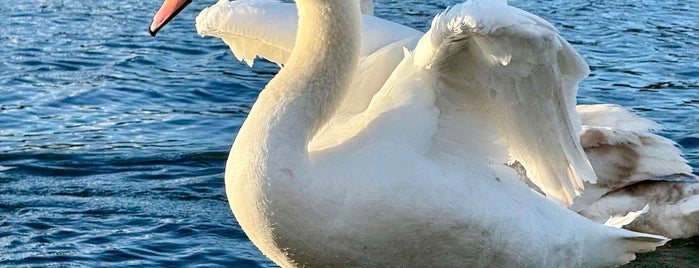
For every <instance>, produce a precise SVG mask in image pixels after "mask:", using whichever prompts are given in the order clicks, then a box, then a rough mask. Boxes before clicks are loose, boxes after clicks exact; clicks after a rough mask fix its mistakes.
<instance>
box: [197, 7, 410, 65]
mask: <svg viewBox="0 0 699 268" xmlns="http://www.w3.org/2000/svg"><path fill="white" fill-rule="evenodd" d="M362 8H363V11H364V12H365V14H373V2H372V1H362ZM362 25H363V30H362V55H363V56H367V55H370V54H372V53H374V52H376V51H377V50H378V49H380V48H382V47H384V46H386V45H388V44H391V43H394V42H396V41H399V40H403V39H405V38H408V37H415V36H420V35H421V34H422V33H420V32H419V31H416V30H413V29H411V28H409V27H405V26H402V25H400V24H396V23H393V22H390V21H387V20H383V19H379V18H376V17H373V16H370V15H365V16H364V18H363V21H362ZM297 26H298V14H297V10H296V5H294V4H293V3H281V2H278V1H274V0H247V1H228V0H221V1H219V2H218V3H216V4H215V5H213V6H210V7H208V8H206V9H204V10H203V11H202V12H201V13H199V15H198V16H197V32H198V33H199V34H200V35H203V36H215V37H219V38H221V39H222V40H223V41H224V42H225V43H226V44H227V45H228V46H229V47H230V48H231V51H233V54H235V56H236V58H238V60H240V61H244V62H245V63H247V64H248V65H250V66H252V64H253V62H254V60H255V58H256V57H261V58H264V59H267V60H269V61H272V62H274V63H277V64H279V65H283V64H284V63H285V62H286V60H287V59H288V58H289V54H290V53H291V49H292V48H293V47H294V42H295V38H296V29H297Z"/></svg>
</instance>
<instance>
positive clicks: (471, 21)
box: [415, 1, 596, 205]
mask: <svg viewBox="0 0 699 268" xmlns="http://www.w3.org/2000/svg"><path fill="white" fill-rule="evenodd" d="M415 64H417V65H419V66H423V67H424V68H426V69H429V70H432V72H434V73H435V75H436V76H437V77H438V78H439V79H440V80H442V81H444V83H445V85H447V86H446V87H445V89H446V90H445V91H444V92H441V93H440V92H438V94H454V93H453V92H460V93H461V94H463V92H469V93H468V94H479V95H480V96H479V98H480V99H482V100H483V104H482V105H483V106H484V107H483V109H484V110H487V111H488V112H489V118H490V120H492V121H493V122H495V126H496V128H497V130H498V135H499V138H500V139H501V141H502V142H503V144H504V146H506V147H507V151H508V153H509V155H510V161H513V160H516V161H519V162H520V163H521V164H522V165H523V166H524V167H525V168H526V170H527V172H528V174H529V175H530V177H531V178H532V181H533V182H534V183H535V184H536V185H537V186H538V187H539V188H540V189H541V190H542V191H543V192H544V193H545V194H546V196H547V197H549V198H550V199H552V200H555V201H558V202H560V203H562V204H565V205H570V204H571V203H572V200H573V198H574V197H575V196H578V195H580V193H581V191H582V189H583V182H584V181H588V182H595V181H596V176H595V173H594V171H593V169H592V167H591V165H590V163H589V161H588V160H587V158H586V156H585V153H584V152H583V150H582V147H581V146H580V143H579V138H578V137H579V136H578V135H579V132H580V120H579V118H578V116H577V113H576V112H575V102H576V98H575V97H576V94H577V89H578V82H579V81H580V80H581V79H582V78H584V77H586V76H587V74H588V72H589V71H588V67H587V65H586V64H585V62H584V61H583V59H582V58H581V57H580V55H579V54H578V53H577V52H576V51H575V50H574V49H573V48H572V47H571V46H570V44H569V43H568V42H567V41H565V40H564V39H563V38H562V37H561V36H560V35H559V34H558V32H557V31H556V30H555V28H554V27H553V26H552V25H551V24H549V23H548V22H546V21H545V20H543V19H541V18H539V17H537V16H535V15H533V14H531V13H528V12H526V11H523V10H520V9H518V8H515V7H512V6H508V5H507V3H506V2H505V1H469V2H467V3H464V4H461V5H457V6H455V7H453V8H451V9H449V10H447V11H446V12H444V13H442V14H440V15H438V16H437V17H436V18H435V19H434V21H433V23H432V28H431V29H430V31H429V32H428V33H427V34H426V35H425V37H423V38H422V40H420V42H419V44H418V47H417V48H416V49H415ZM452 104H453V103H452ZM441 131H443V132H450V131H453V130H452V129H449V128H443V129H442V130H441ZM449 135H452V136H453V135H454V133H450V134H449Z"/></svg>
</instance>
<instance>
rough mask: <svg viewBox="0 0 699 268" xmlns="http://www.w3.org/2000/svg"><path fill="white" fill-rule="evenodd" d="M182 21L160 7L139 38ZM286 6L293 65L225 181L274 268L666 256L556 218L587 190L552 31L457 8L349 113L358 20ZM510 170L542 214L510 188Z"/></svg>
mask: <svg viewBox="0 0 699 268" xmlns="http://www.w3.org/2000/svg"><path fill="white" fill-rule="evenodd" d="M168 2H169V3H168ZM172 3H174V5H173V4H172ZM187 3H188V1H182V0H166V3H165V4H164V5H163V7H166V9H168V10H170V11H171V12H164V13H161V12H158V13H157V14H160V15H156V19H154V22H155V21H159V22H158V23H155V24H151V32H157V30H158V29H159V28H160V27H162V24H161V23H160V22H166V21H167V20H169V19H170V18H171V16H172V14H174V13H177V12H175V11H177V10H181V9H182V7H183V6H184V5H186V4H187ZM219 3H222V2H219ZM296 4H297V9H298V14H299V16H298V18H299V20H298V32H297V35H296V38H295V45H294V48H293V49H292V50H291V52H290V54H289V55H288V58H287V60H286V61H285V64H284V65H285V67H284V68H282V69H281V70H280V72H279V73H278V74H277V75H276V76H275V77H274V79H272V80H271V81H270V82H269V84H268V85H267V86H266V87H265V89H263V91H262V92H261V93H260V96H259V98H258V100H257V101H256V102H255V104H254V105H253V107H252V109H251V111H250V114H249V116H248V118H247V119H246V120H245V122H244V124H243V126H242V127H241V129H240V131H239V133H238V136H237V137H236V140H235V142H234V144H233V147H232V149H231V153H230V155H229V161H228V163H227V166H226V174H225V177H226V192H227V196H228V198H229V203H230V206H231V209H232V210H233V213H234V214H235V216H236V219H237V220H238V222H239V224H240V225H241V227H242V228H243V230H244V231H245V232H246V234H247V235H248V237H249V238H250V239H251V240H252V241H253V243H254V244H255V245H256V246H257V247H258V248H260V250H261V251H262V252H263V253H264V254H265V255H267V256H268V257H269V258H270V259H272V260H273V261H274V262H276V263H277V264H279V265H281V266H284V267H293V266H333V267H334V266H428V265H429V266H445V267H450V266H478V267H482V266H536V267H539V266H546V267H560V266H565V267H568V266H583V267H588V266H612V265H620V264H624V263H627V262H629V261H630V260H632V259H633V258H634V257H635V253H638V252H647V251H651V250H653V249H654V248H655V247H657V246H660V245H662V244H664V243H665V242H666V241H667V239H666V238H665V237H662V236H657V235H650V234H643V233H637V232H632V231H628V230H624V229H619V228H614V227H609V226H605V225H602V224H599V223H595V222H593V221H591V220H589V219H587V218H584V217H582V216H580V215H578V214H577V213H575V212H573V211H571V210H568V209H566V208H564V207H563V206H560V205H559V204H557V203H563V204H569V203H571V202H572V199H573V198H574V197H575V196H576V195H578V194H579V192H580V191H581V190H582V189H581V188H582V183H583V181H585V180H587V181H594V180H595V174H594V172H593V171H592V167H591V164H590V163H589V162H588V161H587V159H586V158H585V157H584V152H583V151H582V148H581V147H580V143H579V142H577V139H578V138H577V136H576V135H577V134H576V130H575V129H576V124H575V123H576V120H577V118H576V117H575V115H574V113H573V112H572V111H573V107H574V102H573V101H574V96H575V91H576V89H577V88H576V86H577V82H578V80H579V79H580V78H581V77H582V74H584V73H585V70H584V69H583V68H581V67H583V66H584V64H581V62H582V61H581V59H580V57H579V56H578V55H577V53H575V51H574V50H572V48H571V47H570V45H569V44H568V43H567V42H565V40H563V39H562V38H560V37H559V36H558V34H557V33H556V32H555V30H554V29H553V27H552V26H551V25H550V24H548V23H546V22H545V21H543V20H542V19H540V18H538V17H536V16H534V15H532V14H530V13H527V12H524V11H521V10H519V9H516V8H514V7H510V6H508V5H507V4H506V3H505V2H504V1H469V2H466V3H463V4H460V5H456V6H454V7H452V8H451V9H448V10H447V11H445V12H444V13H442V14H440V15H439V16H437V17H436V18H435V20H434V22H433V26H432V29H431V30H430V31H429V32H428V33H426V34H425V35H424V36H423V37H421V38H420V39H419V41H418V42H417V45H416V47H415V49H414V50H412V51H405V52H404V57H403V59H402V60H401V61H400V63H399V64H398V65H397V66H396V67H395V70H393V72H392V74H390V75H389V77H388V78H387V79H386V80H385V82H383V86H381V87H380V89H379V90H378V91H376V92H373V95H372V96H370V98H369V102H368V103H367V104H366V107H359V108H357V107H353V106H351V105H348V103H349V104H352V103H355V104H356V103H360V104H361V103H362V102H361V101H359V102H357V101H355V100H354V99H353V97H354V96H355V94H357V95H362V94H366V93H368V91H362V90H361V89H358V90H355V88H351V87H352V86H353V85H357V82H355V81H356V79H355V78H356V77H357V76H358V75H359V76H361V75H363V74H362V73H361V70H364V68H370V67H367V66H366V65H367V64H366V62H364V63H360V56H361V55H362V49H363V48H362V45H361V24H362V20H361V13H360V7H359V2H358V1H325V0H297V1H296ZM171 7H172V8H171ZM161 10H162V9H161ZM505 15H506V16H505ZM163 18H164V20H162V19H163ZM153 25H155V27H153ZM398 42H399V43H400V42H402V40H399V41H398ZM515 43H516V44H519V46H514V45H513V44H515ZM522 44H525V45H524V46H522ZM388 46H390V44H389V45H388ZM389 50H391V49H389ZM391 51H392V50H391ZM391 51H384V50H383V49H379V50H377V51H376V52H374V53H381V52H385V53H387V54H393V53H390V52H391ZM372 55H373V54H372ZM369 57H371V56H369ZM378 58H380V57H378ZM454 73H458V74H460V75H458V76H454ZM360 78H361V77H360ZM360 80H362V79H360ZM369 80H372V81H370V82H369V83H374V82H376V79H369ZM379 80H380V79H379ZM350 89H352V90H351V91H350ZM571 94H572V95H571ZM570 96H573V98H572V99H573V101H571V98H570ZM360 97H364V96H360ZM525 103H526V104H527V105H525ZM504 104H507V105H504ZM503 105H504V106H503ZM495 107H507V108H506V109H499V110H495V109H493V108H495ZM532 116H536V117H534V118H536V119H537V120H536V121H535V122H531V119H532V118H533V117H532ZM527 119H529V120H527ZM522 120H526V121H522ZM535 137H544V139H540V140H539V141H540V143H538V144H535V145H532V144H531V143H526V142H527V141H528V140H530V139H532V138H534V139H535V140H536V138H535ZM547 138H550V139H547ZM508 155H517V156H518V158H517V159H521V160H523V165H525V167H527V170H528V171H529V172H532V173H533V174H534V176H532V177H534V178H537V179H539V180H540V183H541V185H543V186H544V187H542V190H543V191H544V192H545V193H546V194H547V196H548V197H550V198H551V200H548V199H546V198H544V197H542V196H541V195H538V194H535V193H533V192H532V191H531V190H530V189H529V188H528V187H527V186H526V185H525V184H523V183H521V182H520V181H519V179H518V175H517V174H516V172H515V171H514V170H513V169H511V168H509V167H507V166H505V165H504V164H503V163H504V162H506V160H507V159H508ZM556 202H557V203H556Z"/></svg>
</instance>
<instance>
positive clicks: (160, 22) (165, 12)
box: [149, 0, 192, 36]
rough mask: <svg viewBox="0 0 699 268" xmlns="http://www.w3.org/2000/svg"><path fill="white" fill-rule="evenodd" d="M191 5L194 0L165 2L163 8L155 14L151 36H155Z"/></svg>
mask: <svg viewBox="0 0 699 268" xmlns="http://www.w3.org/2000/svg"><path fill="white" fill-rule="evenodd" d="M190 3H192V0H165V2H163V6H161V7H160V9H159V10H158V12H157V13H155V16H154V17H153V22H151V23H150V29H149V32H150V35H151V36H155V34H157V33H158V31H160V29H161V28H163V26H165V24H167V23H168V22H170V20H172V19H173V18H174V17H175V16H177V14H179V13H180V11H182V10H183V9H184V8H185V7H186V6H187V5H189V4H190Z"/></svg>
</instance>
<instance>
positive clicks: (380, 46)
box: [197, 1, 699, 238]
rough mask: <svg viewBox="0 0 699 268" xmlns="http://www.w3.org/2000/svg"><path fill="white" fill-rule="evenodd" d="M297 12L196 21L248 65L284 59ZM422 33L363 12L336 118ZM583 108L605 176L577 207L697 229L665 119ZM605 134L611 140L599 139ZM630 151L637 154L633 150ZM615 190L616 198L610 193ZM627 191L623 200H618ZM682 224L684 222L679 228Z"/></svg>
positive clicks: (683, 168)
mask: <svg viewBox="0 0 699 268" xmlns="http://www.w3.org/2000/svg"><path fill="white" fill-rule="evenodd" d="M361 2H362V5H365V6H368V8H364V9H363V13H365V14H367V13H373V12H370V11H371V10H372V8H373V5H370V4H371V3H372V1H361ZM233 14H235V15H233ZM280 18H283V19H281V20H280ZM297 19H298V18H297V16H296V7H295V5H293V4H290V3H279V2H276V1H252V2H246V1H237V2H229V3H219V4H218V5H215V6H213V7H211V8H208V9H206V10H204V11H203V12H202V13H201V14H200V15H199V16H198V17H197V29H198V31H199V33H200V34H202V35H213V36H217V37H220V38H222V39H223V40H224V41H225V42H226V43H227V44H229V45H230V47H231V50H232V51H233V52H234V54H235V55H236V57H238V59H239V60H241V61H245V62H247V63H248V64H249V65H252V64H253V60H254V59H255V58H256V57H262V58H266V59H268V60H271V61H273V62H276V63H278V64H280V65H283V64H285V62H286V59H287V58H288V56H289V54H290V53H291V50H292V48H293V41H294V38H295V37H294V34H295V32H296V29H297V27H296V20H297ZM422 35H423V33H422V32H419V31H416V30H413V29H411V28H408V27H405V26H402V25H399V24H395V23H391V22H389V21H385V20H382V19H379V18H375V17H372V16H364V18H363V28H362V49H361V51H362V52H361V55H362V58H361V65H360V75H359V78H358V79H355V80H354V85H353V87H352V88H353V89H352V90H353V92H354V93H353V97H352V99H351V101H348V100H345V102H344V103H343V107H342V108H341V110H343V111H345V112H344V113H343V114H345V115H347V114H349V115H350V116H345V117H344V118H342V117H341V116H338V117H336V118H335V121H336V122H337V121H347V120H351V119H352V118H353V117H352V115H354V114H356V113H358V112H359V111H363V110H364V109H365V108H366V107H367V105H368V103H369V101H370V100H371V97H373V96H374V94H375V93H376V92H377V91H378V90H379V89H380V87H381V86H382V85H383V83H384V82H385V81H386V79H388V76H389V75H390V74H391V72H392V71H393V70H394V69H395V67H396V66H397V65H398V64H399V63H400V61H401V60H402V58H403V53H402V47H403V46H405V47H408V48H410V49H414V48H415V46H416V45H417V40H418V39H419V38H420V37H421V36H422ZM379 50H380V51H379ZM585 68H586V67H585ZM577 112H578V113H579V114H581V116H582V125H583V129H584V131H583V132H582V136H581V140H582V141H583V144H582V145H583V148H584V150H585V152H586V155H587V157H588V159H590V161H591V162H592V164H593V169H594V170H595V173H596V174H597V175H598V177H600V179H601V181H600V182H599V183H595V184H593V183H586V191H585V192H584V193H583V197H581V198H578V199H576V203H577V204H576V206H575V207H574V209H575V210H576V211H580V212H581V214H583V215H585V216H588V217H590V218H592V219H594V220H596V221H600V222H604V221H605V220H607V219H608V218H609V217H616V216H622V215H626V214H627V213H629V212H633V211H637V210H640V209H642V208H643V207H644V206H645V205H646V204H648V205H650V209H649V211H648V212H647V213H645V214H644V215H643V216H642V217H640V218H639V219H638V221H636V222H635V223H633V224H631V226H629V228H630V229H633V230H636V231H642V232H650V233H656V234H662V235H666V236H670V237H672V238H680V237H689V236H694V235H699V228H698V227H695V226H696V224H695V222H696V219H697V217H699V208H697V209H694V210H687V209H683V210H678V209H676V208H675V207H676V206H677V205H678V204H684V203H686V202H689V204H692V205H685V207H699V201H694V199H699V193H697V191H694V190H690V189H695V188H697V187H698V186H697V185H699V184H696V183H697V182H699V181H697V179H696V176H694V175H692V174H691V167H689V165H687V163H686V160H685V159H684V158H683V157H682V156H681V152H680V151H679V150H677V149H676V147H675V146H676V145H675V143H674V142H672V141H670V140H668V139H666V138H663V137H660V136H657V135H654V134H651V133H650V132H649V131H650V130H654V129H659V126H658V125H657V124H655V123H654V122H652V121H649V120H647V119H643V118H641V117H639V116H636V115H633V114H631V113H629V112H628V111H626V110H625V109H623V108H621V107H618V106H614V105H581V106H578V107H577ZM331 125H332V127H328V128H325V129H322V130H321V131H322V132H325V133H326V134H325V135H320V136H326V137H327V136H333V135H335V136H338V135H339V136H342V135H348V136H351V135H352V134H354V133H353V132H352V129H351V127H345V128H344V129H343V128H339V127H338V125H340V124H338V123H336V124H331ZM338 129H340V130H338ZM328 132H335V133H336V134H332V133H328ZM338 133H339V134H338ZM348 133H349V134H348ZM600 138H602V139H604V141H606V142H607V143H609V142H613V144H602V145H601V146H600V144H599V141H600V140H599V139H600ZM337 140H341V139H325V140H323V139H314V140H312V143H311V144H310V145H309V147H310V148H311V149H312V150H313V149H319V148H324V147H327V146H331V145H334V144H336V143H337ZM629 153H631V154H632V155H635V156H634V157H629ZM668 176H680V177H684V178H686V179H685V180H684V181H682V182H675V181H671V182H668V183H651V184H649V185H653V186H652V187H650V186H649V185H646V186H644V187H642V188H643V189H649V187H650V189H652V190H649V191H648V192H647V194H645V195H644V193H643V192H638V191H633V192H634V194H633V195H628V196H624V195H625V194H628V192H629V191H630V189H635V188H637V187H636V186H635V185H636V184H637V183H641V182H644V181H648V180H655V181H657V180H658V178H664V177H668ZM531 185H532V186H533V187H534V188H535V189H538V188H539V187H538V186H536V185H535V184H531ZM626 187H630V188H628V189H627V188H626ZM677 188H682V189H685V190H684V191H683V194H682V195H681V196H683V198H680V199H676V198H673V197H672V196H674V195H676V194H675V193H676V192H677ZM612 192H614V195H613V196H614V198H610V197H611V196H612V195H611V194H610V193H612ZM607 194H609V195H607ZM623 197H628V198H623ZM662 197H665V198H662ZM600 198H601V199H600ZM622 199H623V200H624V201H623V202H622V201H618V200H622ZM630 200H633V201H635V202H636V203H634V202H631V201H630ZM648 200H651V201H650V202H649V201H648ZM593 203H594V205H593ZM694 204H697V205H694ZM649 219H655V220H649ZM639 222H640V223H639ZM677 226H682V227H681V228H676V227H677ZM660 230H667V231H660ZM670 230H672V231H670Z"/></svg>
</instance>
